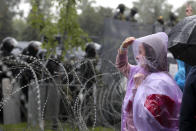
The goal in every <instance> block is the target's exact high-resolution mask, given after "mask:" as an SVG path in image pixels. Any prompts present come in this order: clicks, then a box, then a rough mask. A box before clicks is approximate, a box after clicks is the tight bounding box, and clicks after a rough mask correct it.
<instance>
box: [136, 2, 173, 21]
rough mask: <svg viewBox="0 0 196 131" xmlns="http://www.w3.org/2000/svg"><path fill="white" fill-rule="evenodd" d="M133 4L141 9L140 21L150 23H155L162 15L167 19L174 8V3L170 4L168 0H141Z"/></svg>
mask: <svg viewBox="0 0 196 131" xmlns="http://www.w3.org/2000/svg"><path fill="white" fill-rule="evenodd" d="M133 5H134V7H136V8H138V10H139V16H140V17H139V19H140V21H141V22H144V23H150V24H152V23H154V22H155V21H156V19H157V18H158V16H160V15H162V16H163V17H165V19H167V18H168V15H169V12H170V11H171V9H172V5H169V4H168V3H167V1H166V0H139V1H138V2H133Z"/></svg>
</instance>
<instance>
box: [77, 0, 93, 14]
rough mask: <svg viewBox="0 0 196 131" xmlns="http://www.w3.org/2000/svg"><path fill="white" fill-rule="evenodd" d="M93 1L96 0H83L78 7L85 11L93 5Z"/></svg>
mask: <svg viewBox="0 0 196 131" xmlns="http://www.w3.org/2000/svg"><path fill="white" fill-rule="evenodd" d="M93 3H95V1H94V0H90V1H89V0H81V1H80V2H79V4H78V7H77V8H78V9H80V10H82V11H84V10H86V9H87V8H88V7H91V6H92V4H93Z"/></svg>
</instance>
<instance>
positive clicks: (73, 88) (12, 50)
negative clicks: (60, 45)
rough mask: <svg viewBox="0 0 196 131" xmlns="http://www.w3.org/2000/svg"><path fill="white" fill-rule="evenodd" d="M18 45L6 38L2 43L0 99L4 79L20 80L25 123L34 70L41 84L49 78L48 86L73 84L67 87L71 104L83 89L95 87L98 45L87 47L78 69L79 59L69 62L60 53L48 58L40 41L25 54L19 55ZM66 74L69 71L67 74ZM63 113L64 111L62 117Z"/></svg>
mask: <svg viewBox="0 0 196 131" xmlns="http://www.w3.org/2000/svg"><path fill="white" fill-rule="evenodd" d="M18 44H19V43H18V42H17V40H16V39H15V38H12V37H6V38H5V39H3V40H2V42H1V45H0V100H1V102H3V90H2V83H1V82H2V80H3V79H4V78H9V79H16V82H17V83H18V85H19V86H20V87H19V88H21V93H20V95H21V96H20V99H21V100H20V102H21V119H22V121H27V119H28V118H27V103H28V100H29V98H28V97H29V96H28V91H29V88H31V87H30V83H31V82H32V80H34V79H35V76H34V74H33V73H32V70H31V69H33V70H34V71H35V75H36V78H37V79H38V81H40V80H44V79H45V78H48V79H46V80H44V82H45V83H52V82H54V83H57V81H60V82H59V83H61V84H62V85H63V84H65V85H66V84H68V83H69V85H67V87H68V88H69V91H70V95H71V97H72V98H71V99H72V100H73V101H71V102H74V100H75V99H76V97H77V95H78V93H79V91H80V89H81V88H83V86H85V90H88V89H90V88H91V87H92V86H93V83H95V78H93V76H94V75H95V73H96V71H95V70H96V64H97V48H96V47H97V45H96V43H93V42H92V43H88V44H87V45H86V48H85V55H84V56H83V58H82V59H80V60H78V61H77V62H78V64H77V66H74V64H75V63H74V62H76V59H75V58H73V57H70V58H65V59H66V60H64V61H62V59H61V57H60V56H58V55H57V54H55V55H50V54H49V56H47V55H48V54H47V50H46V49H42V43H41V42H39V41H30V42H28V43H27V45H28V46H26V47H25V48H23V49H22V50H21V49H20V50H21V51H20V52H17V53H16V49H17V48H19V46H18ZM99 46H100V45H99ZM14 60H16V61H20V62H21V63H26V64H27V65H29V66H31V67H32V68H31V69H30V68H28V67H25V66H23V65H22V64H21V65H20V64H17V63H14ZM73 60H74V61H73ZM79 63H80V64H79ZM78 65H79V66H78ZM62 66H63V67H62ZM74 68H76V69H74ZM72 71H73V72H72ZM62 72H66V73H67V74H66V73H62ZM74 72H76V75H77V76H75V74H74ZM18 76H20V77H18ZM16 77H17V78H16ZM50 77H51V79H50ZM23 87H25V88H23ZM71 99H70V100H71ZM72 104H73V103H72ZM59 106H62V105H59ZM62 108H63V107H62ZM60 110H62V109H60ZM0 113H1V114H0V116H1V117H0V122H1V123H3V111H1V112H0ZM63 113H64V112H63V111H62V114H63Z"/></svg>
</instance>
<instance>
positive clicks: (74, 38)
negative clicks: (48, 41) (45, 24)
mask: <svg viewBox="0 0 196 131" xmlns="http://www.w3.org/2000/svg"><path fill="white" fill-rule="evenodd" d="M58 2H59V7H60V19H59V21H58V29H59V33H60V34H63V36H65V37H63V43H64V49H65V51H66V50H68V49H71V48H73V47H78V46H82V47H84V45H85V42H86V40H85V39H87V34H86V33H84V32H83V30H82V29H81V28H80V25H79V24H78V15H77V12H76V0H58ZM65 51H64V53H65Z"/></svg>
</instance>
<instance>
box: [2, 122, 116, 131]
mask: <svg viewBox="0 0 196 131" xmlns="http://www.w3.org/2000/svg"><path fill="white" fill-rule="evenodd" d="M89 130H90V131H93V129H92V128H90V129H89ZM0 131H38V129H35V128H34V129H30V128H28V127H27V123H19V124H9V125H0ZM45 131H54V130H51V129H45ZM61 131H62V130H61ZM63 131H79V130H78V129H72V128H71V127H70V126H68V125H67V124H65V125H63ZM94 131H114V129H111V128H105V127H96V128H95V129H94Z"/></svg>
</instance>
